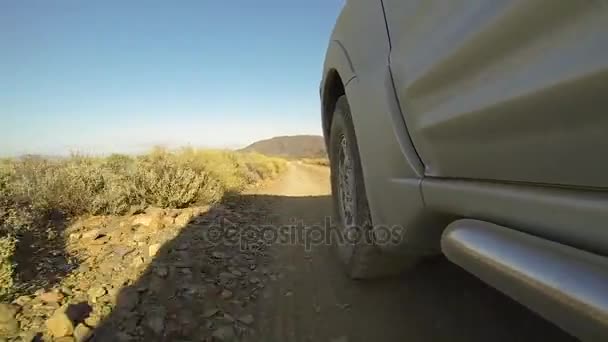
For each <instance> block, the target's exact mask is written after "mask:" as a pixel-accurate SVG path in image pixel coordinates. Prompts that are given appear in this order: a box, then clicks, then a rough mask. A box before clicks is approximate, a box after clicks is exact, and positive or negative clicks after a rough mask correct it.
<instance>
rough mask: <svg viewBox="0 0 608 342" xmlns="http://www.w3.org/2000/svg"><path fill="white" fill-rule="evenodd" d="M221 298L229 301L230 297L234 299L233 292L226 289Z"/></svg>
mask: <svg viewBox="0 0 608 342" xmlns="http://www.w3.org/2000/svg"><path fill="white" fill-rule="evenodd" d="M220 296H221V297H222V298H223V299H229V298H230V297H232V291H230V290H228V289H224V290H223V291H222V293H221V294H220Z"/></svg>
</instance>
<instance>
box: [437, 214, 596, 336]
mask: <svg viewBox="0 0 608 342" xmlns="http://www.w3.org/2000/svg"><path fill="white" fill-rule="evenodd" d="M573 229H576V228H575V227H573ZM441 249H442V250H443V253H444V254H445V255H446V256H447V258H448V259H449V260H451V261H452V262H454V263H456V264H457V265H459V266H461V267H463V268H464V269H466V270H467V271H469V272H471V273H472V274H474V275H475V276H477V277H478V278H480V279H481V280H483V281H485V282H486V283H488V284H490V285H492V286H493V287H495V288H497V289H498V290H500V291H502V292H504V293H505V294H507V295H508V296H510V297H511V298H513V299H515V300H516V301H518V302H520V303H521V304H523V305H525V306H527V307H528V308H530V309H531V310H533V311H535V312H537V313H538V314H540V315H541V316H543V317H544V318H546V319H547V320H549V321H551V322H553V323H555V324H556V325H558V326H559V327H561V328H562V329H564V330H565V331H567V332H569V333H570V334H572V335H574V336H576V337H578V338H579V339H581V340H586V341H608V258H606V257H602V256H599V255H595V254H591V253H588V252H585V251H582V250H579V249H576V248H572V247H569V246H566V245H562V244H559V243H555V242H551V241H548V240H544V239H542V238H539V237H536V236H532V235H528V234H525V233H522V232H519V231H516V230H513V229H510V228H505V227H501V226H498V225H495V224H492V223H488V222H483V221H477V220H469V219H463V220H458V221H455V222H453V223H451V224H450V225H449V226H448V227H447V228H446V230H445V231H444V233H443V236H442V238H441Z"/></svg>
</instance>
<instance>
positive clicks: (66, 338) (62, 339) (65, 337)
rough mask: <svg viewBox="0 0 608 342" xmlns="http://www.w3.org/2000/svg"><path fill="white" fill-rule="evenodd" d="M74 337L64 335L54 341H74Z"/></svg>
mask: <svg viewBox="0 0 608 342" xmlns="http://www.w3.org/2000/svg"><path fill="white" fill-rule="evenodd" d="M74 341H75V340H74V338H73V337H72V336H64V337H60V338H56V339H54V340H53V342H74Z"/></svg>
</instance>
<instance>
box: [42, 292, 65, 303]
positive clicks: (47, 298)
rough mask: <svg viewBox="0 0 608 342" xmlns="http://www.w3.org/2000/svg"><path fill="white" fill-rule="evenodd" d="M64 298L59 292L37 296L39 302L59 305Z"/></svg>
mask: <svg viewBox="0 0 608 342" xmlns="http://www.w3.org/2000/svg"><path fill="white" fill-rule="evenodd" d="M64 297H65V296H64V295H63V293H61V292H59V291H51V292H45V293H43V294H41V295H40V296H38V298H40V300H42V301H43V302H46V303H59V302H61V300H62V299H63V298H64Z"/></svg>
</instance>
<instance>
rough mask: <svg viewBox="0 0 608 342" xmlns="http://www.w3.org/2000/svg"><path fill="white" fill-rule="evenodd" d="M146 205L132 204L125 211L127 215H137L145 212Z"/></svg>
mask: <svg viewBox="0 0 608 342" xmlns="http://www.w3.org/2000/svg"><path fill="white" fill-rule="evenodd" d="M145 210H146V207H144V206H142V205H134V206H132V207H131V208H130V209H129V211H128V212H127V215H128V216H133V215H139V214H143V213H145Z"/></svg>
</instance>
